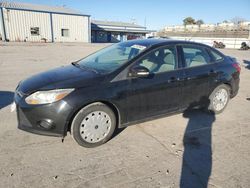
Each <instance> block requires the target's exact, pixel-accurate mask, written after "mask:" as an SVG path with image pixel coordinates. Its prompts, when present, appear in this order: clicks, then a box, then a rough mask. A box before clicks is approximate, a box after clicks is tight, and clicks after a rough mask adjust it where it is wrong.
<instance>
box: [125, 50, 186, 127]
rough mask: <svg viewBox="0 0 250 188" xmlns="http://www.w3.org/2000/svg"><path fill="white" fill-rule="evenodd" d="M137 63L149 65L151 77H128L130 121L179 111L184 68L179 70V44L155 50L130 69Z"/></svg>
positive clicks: (128, 117)
mask: <svg viewBox="0 0 250 188" xmlns="http://www.w3.org/2000/svg"><path fill="white" fill-rule="evenodd" d="M136 66H142V67H146V68H147V69H148V70H149V76H147V77H143V78H141V77H129V76H128V78H127V81H128V89H127V92H126V103H127V113H126V114H127V122H132V121H136V120H140V119H144V118H148V117H151V116H155V115H160V114H163V113H167V112H170V111H175V110H178V109H179V105H180V101H181V85H182V80H183V70H180V69H178V57H177V51H176V47H175V46H174V45H172V46H164V47H160V48H157V49H155V50H152V51H151V52H149V53H148V54H146V55H144V56H143V57H142V58H140V59H139V60H138V61H137V62H135V63H134V64H133V65H132V66H131V67H130V69H133V67H136Z"/></svg>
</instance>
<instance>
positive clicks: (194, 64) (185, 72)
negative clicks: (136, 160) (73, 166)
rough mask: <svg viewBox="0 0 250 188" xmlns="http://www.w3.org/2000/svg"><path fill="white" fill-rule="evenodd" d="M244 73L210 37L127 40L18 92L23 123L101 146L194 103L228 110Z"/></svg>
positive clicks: (211, 109) (34, 80)
mask: <svg viewBox="0 0 250 188" xmlns="http://www.w3.org/2000/svg"><path fill="white" fill-rule="evenodd" d="M239 77H240V66H239V64H238V63H237V62H236V61H235V59H233V58H231V57H228V56H225V55H224V54H222V53H221V52H220V51H218V50H216V49H214V48H212V47H210V46H207V45H204V44H199V43H194V42H187V41H176V40H165V39H147V40H132V41H127V42H121V43H117V44H114V45H111V46H108V47H106V48H104V49H102V50H100V51H98V52H96V53H93V54H91V55H89V56H87V57H85V58H83V59H81V60H79V61H77V62H73V63H71V64H69V65H67V66H62V67H59V68H56V69H53V70H49V71H47V72H44V73H40V74H37V75H34V76H32V77H30V78H28V79H26V80H23V81H21V82H20V83H19V84H18V86H17V88H16V92H15V97H14V101H15V105H16V110H17V119H18V128H19V129H22V130H25V131H28V132H31V133H36V134H40V135H48V136H59V137H65V136H66V135H67V133H68V132H69V133H71V135H72V136H73V138H74V140H75V141H76V142H77V143H78V144H79V145H81V146H84V147H96V146H99V145H101V144H103V143H105V142H107V141H108V140H109V139H110V138H111V137H112V135H113V133H114V131H115V130H116V129H119V128H123V127H126V126H128V125H132V124H136V123H138V122H142V121H146V120H148V119H152V118H156V117H160V116H164V115H167V114H171V113H176V112H182V111H184V110H185V109H187V108H197V107H199V108H203V109H206V111H208V112H213V113H215V114H218V113H221V112H222V111H223V110H224V109H225V108H226V106H227V104H228V101H229V100H230V99H231V98H233V97H234V96H236V95H237V92H238V90H239V80H240V78H239Z"/></svg>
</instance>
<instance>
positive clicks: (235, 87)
mask: <svg viewBox="0 0 250 188" xmlns="http://www.w3.org/2000/svg"><path fill="white" fill-rule="evenodd" d="M239 85H240V78H237V79H233V81H232V82H231V87H232V90H231V98H234V97H235V96H236V95H237V94H238V92H239Z"/></svg>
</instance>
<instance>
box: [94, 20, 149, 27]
mask: <svg viewBox="0 0 250 188" xmlns="http://www.w3.org/2000/svg"><path fill="white" fill-rule="evenodd" d="M91 22H92V23H93V24H96V25H104V26H116V27H134V28H146V27H144V26H141V25H138V24H135V23H128V22H115V21H101V20H92V21H91Z"/></svg>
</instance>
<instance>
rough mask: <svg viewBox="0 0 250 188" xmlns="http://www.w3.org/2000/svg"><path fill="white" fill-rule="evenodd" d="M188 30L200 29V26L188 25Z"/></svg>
mask: <svg viewBox="0 0 250 188" xmlns="http://www.w3.org/2000/svg"><path fill="white" fill-rule="evenodd" d="M186 30H187V31H193V32H196V31H199V26H198V25H186Z"/></svg>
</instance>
